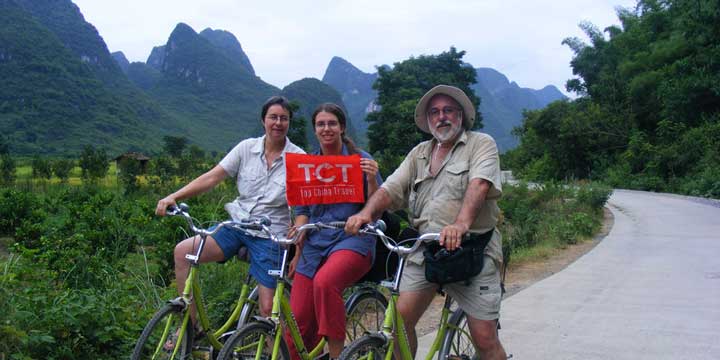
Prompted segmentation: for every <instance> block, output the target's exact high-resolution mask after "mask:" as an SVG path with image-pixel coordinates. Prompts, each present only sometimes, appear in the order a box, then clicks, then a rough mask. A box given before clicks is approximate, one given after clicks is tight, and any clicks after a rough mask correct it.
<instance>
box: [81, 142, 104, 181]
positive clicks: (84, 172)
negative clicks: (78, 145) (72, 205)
mask: <svg viewBox="0 0 720 360" xmlns="http://www.w3.org/2000/svg"><path fill="white" fill-rule="evenodd" d="M78 164H79V165H80V169H81V176H82V179H83V181H86V182H90V183H93V182H97V181H98V180H99V179H102V178H104V177H105V176H106V175H107V172H108V169H109V168H110V163H109V162H108V156H107V153H106V152H105V150H104V149H96V148H95V147H94V146H92V145H86V146H85V148H83V151H82V153H81V154H80V161H79V162H78Z"/></svg>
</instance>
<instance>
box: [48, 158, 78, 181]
mask: <svg viewBox="0 0 720 360" xmlns="http://www.w3.org/2000/svg"><path fill="white" fill-rule="evenodd" d="M50 167H51V168H52V172H53V174H55V176H57V177H58V179H60V182H63V183H64V182H67V181H68V178H69V177H70V172H71V171H72V169H73V168H74V167H75V162H74V161H73V160H70V159H58V160H55V161H53V162H52V163H51V164H50Z"/></svg>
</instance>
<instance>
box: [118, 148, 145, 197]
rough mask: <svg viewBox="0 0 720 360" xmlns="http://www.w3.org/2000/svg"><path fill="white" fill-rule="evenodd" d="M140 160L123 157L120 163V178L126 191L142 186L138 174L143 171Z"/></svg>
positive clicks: (130, 191) (133, 190)
mask: <svg viewBox="0 0 720 360" xmlns="http://www.w3.org/2000/svg"><path fill="white" fill-rule="evenodd" d="M141 170H142V169H141V168H140V162H139V161H137V160H135V159H131V158H127V157H125V158H122V159H121V160H120V162H119V163H118V180H119V182H120V183H121V184H122V185H123V187H124V188H125V192H127V193H132V192H135V191H137V190H138V189H139V188H140V182H139V180H138V175H140V173H141Z"/></svg>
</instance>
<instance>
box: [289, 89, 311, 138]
mask: <svg viewBox="0 0 720 360" xmlns="http://www.w3.org/2000/svg"><path fill="white" fill-rule="evenodd" d="M290 109H292V112H293V118H292V120H290V129H288V135H287V136H288V139H290V141H291V142H292V143H293V144H295V145H297V146H299V147H301V148H303V149H307V148H308V138H307V134H306V132H305V129H306V127H307V120H305V116H303V115H302V114H300V113H299V110H300V103H299V102H298V101H295V100H293V101H291V102H290Z"/></svg>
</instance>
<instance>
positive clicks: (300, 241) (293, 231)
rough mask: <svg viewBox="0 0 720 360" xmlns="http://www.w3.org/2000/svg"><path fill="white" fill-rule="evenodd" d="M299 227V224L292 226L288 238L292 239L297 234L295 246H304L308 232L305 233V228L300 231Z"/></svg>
mask: <svg viewBox="0 0 720 360" xmlns="http://www.w3.org/2000/svg"><path fill="white" fill-rule="evenodd" d="M299 227H300V226H298V225H295V226H291V227H290V230H289V231H288V233H287V238H288V239H292V238H294V237H295V236H297V237H298V239H297V241H295V246H297V247H299V248H302V245H303V243H304V242H305V238H306V237H307V234H306V233H305V230H303V232H302V233H299V230H298V228H299Z"/></svg>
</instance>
